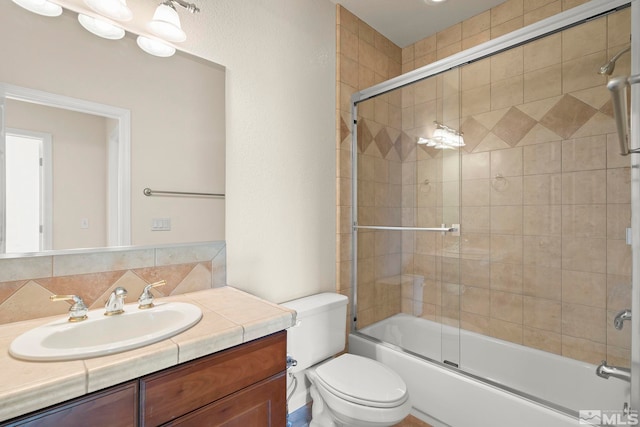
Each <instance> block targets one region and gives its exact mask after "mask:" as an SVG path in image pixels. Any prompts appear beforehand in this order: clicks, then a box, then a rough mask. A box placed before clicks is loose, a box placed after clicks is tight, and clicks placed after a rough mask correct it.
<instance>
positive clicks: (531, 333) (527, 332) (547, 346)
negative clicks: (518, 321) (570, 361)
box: [523, 325, 562, 354]
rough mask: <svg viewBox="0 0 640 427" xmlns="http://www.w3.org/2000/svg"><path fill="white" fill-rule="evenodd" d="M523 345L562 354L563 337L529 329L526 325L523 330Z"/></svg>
mask: <svg viewBox="0 0 640 427" xmlns="http://www.w3.org/2000/svg"><path fill="white" fill-rule="evenodd" d="M523 344H524V345H526V346H527V347H532V348H537V349H538V350H542V351H547V352H550V353H555V354H562V335H560V334H556V333H552V332H549V331H542V330H539V329H534V328H529V327H527V326H526V325H525V327H524V328H523Z"/></svg>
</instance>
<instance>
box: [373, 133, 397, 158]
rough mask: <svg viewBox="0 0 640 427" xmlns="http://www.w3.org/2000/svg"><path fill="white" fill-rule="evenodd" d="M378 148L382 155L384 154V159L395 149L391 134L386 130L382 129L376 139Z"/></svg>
mask: <svg viewBox="0 0 640 427" xmlns="http://www.w3.org/2000/svg"><path fill="white" fill-rule="evenodd" d="M375 142H376V147H378V150H380V154H382V158H385V157H387V154H389V150H391V148H393V141H391V138H390V137H389V133H388V132H387V129H386V128H382V129H381V130H380V132H378V134H377V135H376V137H375Z"/></svg>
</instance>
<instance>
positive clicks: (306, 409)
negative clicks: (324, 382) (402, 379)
mask: <svg viewBox="0 0 640 427" xmlns="http://www.w3.org/2000/svg"><path fill="white" fill-rule="evenodd" d="M310 419H311V404H308V405H307V406H303V407H302V408H300V409H298V410H297V411H295V412H294V413H292V414H291V415H289V423H290V424H288V425H287V427H308V426H309V421H310ZM393 427H431V426H430V425H429V424H427V423H425V422H423V421H420V420H419V419H417V418H416V417H414V416H413V415H409V416H408V417H407V418H405V419H404V420H402V421H401V422H399V423H398V424H396V425H394V426H393Z"/></svg>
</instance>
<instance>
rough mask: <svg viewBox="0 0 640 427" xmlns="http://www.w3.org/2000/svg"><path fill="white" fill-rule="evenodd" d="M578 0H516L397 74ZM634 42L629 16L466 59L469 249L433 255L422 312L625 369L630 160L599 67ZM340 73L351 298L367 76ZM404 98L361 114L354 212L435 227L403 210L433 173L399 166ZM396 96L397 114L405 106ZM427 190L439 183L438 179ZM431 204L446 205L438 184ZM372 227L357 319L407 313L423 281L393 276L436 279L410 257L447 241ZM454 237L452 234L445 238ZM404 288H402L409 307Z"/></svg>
mask: <svg viewBox="0 0 640 427" xmlns="http://www.w3.org/2000/svg"><path fill="white" fill-rule="evenodd" d="M580 3H584V1H576V2H566V1H565V2H561V1H536V2H523V1H513V0H510V1H507V2H505V3H504V4H502V5H500V6H498V7H496V8H494V9H492V10H490V11H487V12H485V13H483V14H480V15H478V16H476V17H473V18H471V19H469V20H467V21H464V22H462V23H460V24H457V25H455V26H453V27H451V28H449V29H447V30H445V31H443V32H440V33H438V34H436V35H434V36H432V37H429V38H427V39H425V40H423V41H420V42H418V43H416V44H415V45H412V46H409V47H407V48H405V49H403V51H402V71H403V72H407V71H410V70H412V69H414V68H417V67H419V66H422V65H425V64H428V63H430V62H433V61H434V60H437V59H441V58H443V57H446V56H448V55H450V54H453V53H456V52H458V51H460V50H462V49H466V48H468V47H471V46H473V45H476V44H479V43H481V42H483V41H486V40H489V39H491V38H494V37H497V36H499V35H502V34H505V33H507V32H508V31H512V30H514V29H517V28H520V27H522V26H523V25H526V24H529V23H532V22H535V21H536V20H539V19H542V18H544V17H547V16H551V15H553V14H555V13H558V12H560V11H561V10H566V9H568V8H570V7H573V6H576V5H578V4H580ZM338 10H339V14H338V16H339V21H338V34H339V37H338V40H339V47H338V50H339V54H340V57H341V58H342V57H343V56H344V55H345V54H346V52H350V54H351V55H355V58H356V59H357V58H359V56H358V50H357V49H356V50H355V51H354V49H353V48H348V47H345V46H344V43H345V41H344V40H345V39H344V34H343V33H344V31H345V28H343V27H348V26H349V25H347V24H344V22H345V16H347V17H349V21H352V20H353V18H352V15H350V14H348V12H346V11H345V10H344V9H342V8H340V7H339V9H338ZM355 20H356V21H357V18H355ZM341 23H343V25H342V26H341ZM351 28H353V27H351ZM356 34H357V33H356ZM628 42H629V13H628V10H627V11H622V12H618V13H617V14H615V15H612V16H610V17H608V18H604V19H601V20H598V21H594V22H592V23H589V24H587V25H584V26H581V27H578V28H576V29H572V30H568V31H566V32H565V33H564V34H557V35H555V36H552V37H550V38H549V39H544V40H540V41H537V42H534V43H531V44H529V45H527V46H523V47H520V48H517V49H515V50H513V51H509V52H505V53H503V54H501V55H497V56H494V57H493V58H489V59H487V60H484V61H481V62H478V63H474V64H472V65H471V66H467V67H463V69H462V70H461V71H460V76H451V77H452V79H453V78H455V79H457V81H458V85H459V87H458V89H459V90H460V96H459V99H460V100H461V102H460V104H459V106H458V109H459V116H460V119H459V123H461V127H462V130H463V131H464V132H465V141H466V142H467V144H468V145H467V147H465V149H464V151H463V152H462V159H461V166H462V169H461V173H462V183H461V192H460V193H459V194H457V195H456V197H457V198H458V200H459V202H458V204H459V207H458V210H459V211H460V215H461V222H462V224H463V226H462V228H463V233H462V236H461V238H460V239H459V245H458V246H457V248H456V250H453V251H450V253H449V255H452V254H454V253H456V252H460V259H459V267H458V259H456V258H455V257H449V258H448V260H451V261H452V262H451V263H449V265H447V263H446V262H444V263H437V265H440V266H441V267H442V271H434V274H435V275H436V277H439V278H440V279H442V277H443V274H445V276H448V277H450V280H446V281H445V282H446V283H444V282H442V281H440V282H439V283H438V282H437V281H436V284H435V285H434V286H433V287H432V288H428V287H427V286H425V287H424V289H425V291H424V292H425V294H424V295H422V297H423V298H422V299H423V301H431V302H433V304H432V305H431V306H424V307H422V309H421V312H422V315H423V316H425V317H430V318H434V319H438V320H443V319H444V320H445V321H446V319H449V320H450V321H451V320H454V321H456V322H459V324H460V325H461V326H462V327H464V328H466V329H470V330H474V331H479V332H482V333H485V334H488V335H492V336H497V337H499V338H503V339H507V340H510V341H514V342H517V343H521V344H525V345H528V346H531V347H535V348H540V349H543V350H546V351H551V352H554V353H558V354H563V355H565V356H568V357H572V358H576V359H580V360H586V361H589V362H592V363H597V362H599V361H600V360H602V359H605V358H607V359H608V360H609V361H610V362H612V361H614V362H615V363H618V364H626V363H628V353H629V350H628V347H629V335H628V331H625V330H623V331H615V330H613V328H612V327H611V326H610V325H611V318H612V316H613V315H614V314H615V312H616V311H617V310H619V309H621V308H625V307H626V306H627V305H628V303H629V300H630V250H629V247H627V246H626V244H625V241H624V229H625V227H627V226H628V225H629V224H628V223H629V215H630V206H629V200H628V197H629V196H628V195H629V182H628V176H629V170H628V167H627V166H628V165H627V162H626V159H625V158H623V157H621V156H619V155H617V153H616V142H615V135H614V129H613V121H612V118H611V111H610V104H609V103H608V102H607V101H608V99H609V98H608V93H607V91H606V90H605V88H604V87H605V84H606V79H605V78H603V77H602V76H598V75H597V74H596V73H595V72H594V71H593V70H597V68H598V67H599V66H600V65H601V64H602V63H604V62H606V59H607V58H609V57H611V56H612V55H613V54H615V53H616V52H617V51H618V50H619V49H620V48H621V47H624V46H625V45H627V44H628ZM359 67H360V68H362V65H359ZM619 73H620V74H622V73H628V57H623V59H621V61H620V62H619V63H618V67H617V70H616V74H619ZM343 75H344V73H343V72H342V68H341V67H339V69H338V79H339V82H338V94H339V97H338V99H339V100H340V105H339V108H338V110H339V111H338V114H339V120H338V123H339V126H340V129H339V130H338V131H339V132H338V162H339V166H340V167H339V169H338V171H339V177H338V189H339V194H341V197H340V199H339V203H338V220H339V224H340V229H339V232H340V233H341V234H340V235H339V236H338V237H339V239H338V241H339V242H340V244H339V247H338V253H339V258H338V259H339V268H338V272H339V277H338V284H339V289H340V291H341V292H343V293H345V294H348V292H349V291H348V289H349V274H350V271H349V264H350V261H349V254H350V246H349V244H350V242H349V240H348V233H349V232H350V227H349V225H350V224H349V209H350V206H349V203H348V202H349V201H350V199H349V198H350V192H349V187H348V184H347V182H349V183H350V175H349V170H348V169H349V167H348V166H349V154H350V152H349V150H350V134H349V132H348V131H349V126H348V124H349V123H350V117H349V115H348V114H349V113H348V111H349V110H348V105H349V104H348V95H350V93H351V92H354V91H355V89H356V88H357V89H363V88H364V87H367V86H370V85H363V86H354V87H351V86H350V85H345V83H344V82H342V79H343ZM458 77H459V78H458ZM428 84H429V83H427V82H425V83H424V85H428ZM434 86H437V85H434ZM349 90H350V91H351V92H349V93H348V94H346V93H345V91H349ZM414 90H415V91H419V89H417V88H414ZM435 90H437V88H436V89H435ZM425 91H427V92H428V90H427V89H425V88H423V89H422V90H421V92H420V94H421V96H424V95H425V93H426V92H425ZM407 95H408V94H407V91H406V90H405V93H404V94H403V95H402V96H401V97H398V96H397V95H394V94H388V95H384V96H383V97H380V99H379V100H378V99H376V100H375V101H376V102H375V103H374V102H372V101H373V100H372V101H368V102H366V103H362V104H361V108H360V109H359V113H360V114H361V116H362V117H361V118H360V120H359V123H358V129H359V132H358V136H359V138H358V144H359V153H360V154H359V162H360V164H361V165H364V167H363V166H360V169H361V171H360V172H359V179H360V180H361V182H360V184H359V196H360V198H361V199H362V198H363V195H364V196H365V197H364V200H363V201H362V202H361V203H360V204H361V206H360V207H359V211H360V215H359V223H361V224H363V223H369V224H372V223H376V222H377V223H378V225H380V224H383V223H384V222H385V221H391V222H393V221H396V220H397V219H398V217H401V218H402V221H403V222H402V223H403V225H412V224H411V221H415V222H414V224H416V225H419V226H434V224H432V223H431V222H432V221H427V220H426V219H425V218H422V217H421V216H420V214H418V211H419V210H417V203H419V201H417V200H416V201H413V202H411V203H414V205H411V203H409V204H407V200H409V199H408V198H409V197H414V198H415V196H416V195H417V196H418V199H419V198H420V193H419V192H418V186H419V185H420V184H418V181H415V182H411V181H410V179H411V178H409V177H413V179H414V180H416V179H417V180H419V182H420V183H422V184H423V183H424V179H425V175H424V172H416V173H413V174H412V173H407V172H406V170H407V167H406V163H405V166H404V169H405V173H404V174H402V173H401V174H400V175H398V174H397V171H398V168H400V169H402V163H401V162H402V161H405V162H406V161H409V162H411V161H412V159H411V158H410V156H411V155H410V153H409V152H408V151H407V150H410V146H409V145H407V144H406V142H408V139H405V140H404V142H405V144H404V145H403V133H400V134H398V133H397V129H398V123H400V126H401V127H400V129H402V130H407V129H410V128H411V127H409V124H408V122H407V120H408V119H407V117H409V116H412V115H410V114H407V113H408V112H409V111H408V110H407V109H413V110H414V111H412V112H411V113H413V112H415V110H416V109H417V108H421V106H420V104H421V103H420V102H416V99H411V100H409V98H408V97H407ZM411 96H412V97H414V96H415V93H413V94H411ZM434 98H435V96H434ZM423 100H424V99H423ZM369 103H370V106H367V104H369ZM398 105H400V106H401V107H402V108H403V110H402V111H401V114H400V115H398V111H397V107H398ZM422 107H424V106H422ZM440 108H442V107H440ZM441 112H442V110H441ZM567 113H571V114H570V115H569V116H567ZM573 113H577V114H573ZM563 116H564V118H566V119H568V121H567V120H565V121H564V124H562V122H558V121H557V120H556V119H557V118H559V117H563ZM412 117H413V116H412ZM440 117H442V116H440ZM513 125H515V126H513ZM381 131H384V132H383V135H384V134H386V135H387V136H389V140H390V141H391V145H390V147H391V148H389V144H388V143H385V142H384V139H385V138H382V141H381V140H380V139H381V138H380V137H379V136H378V135H379V134H380V133H381ZM413 141H415V139H413ZM367 144H368V145H367ZM433 154H434V153H426V152H424V151H423V152H422V153H420V154H419V155H418V156H416V157H415V159H414V161H423V162H426V161H429V160H430V159H434V160H436V161H435V162H434V163H436V164H438V163H439V164H442V161H441V160H437V155H436V156H435V157H432V155H433ZM367 155H369V157H371V158H368V157H367ZM367 163H369V165H368V166H367V165H366V164H367ZM449 163H451V162H449ZM423 166H424V165H423ZM421 170H422V171H424V168H418V171H421ZM376 171H378V172H382V174H381V175H376V173H375V172H376ZM441 172H442V170H440V171H438V172H437V173H438V174H439V176H440V175H441ZM421 174H422V175H421ZM398 177H400V178H398ZM408 179H409V181H407V180H408ZM366 181H369V183H366ZM401 184H404V186H402V185H401ZM432 184H433V185H434V187H433V188H434V189H435V188H436V187H435V185H436V182H435V181H434V182H433V183H432ZM398 185H400V187H394V186H398ZM384 188H386V190H385V189H384ZM398 188H400V191H396V190H397V189H398ZM389 190H391V191H389ZM425 191H426V189H425ZM425 191H422V193H424V192H425ZM438 191H439V190H438ZM347 194H348V196H349V197H346V195H347ZM367 194H368V195H367ZM371 194H373V196H372V195H371ZM397 194H402V201H403V203H404V204H403V205H402V206H404V208H405V209H404V210H402V211H400V212H398V211H397V210H396V209H395V208H394V207H393V206H396V207H397V206H398V205H397V204H393V203H392V202H394V200H392V199H393V198H397V197H398V196H397ZM367 200H368V202H366V201H367ZM435 203H436V205H435V206H439V207H442V205H443V203H444V200H443V199H442V194H440V195H439V196H438V198H436V200H435ZM438 203H439V204H438ZM445 204H446V203H445ZM367 207H372V208H373V209H367ZM414 209H415V210H414ZM376 215H377V216H378V218H376ZM412 215H416V216H415V217H412ZM389 224H390V225H391V223H389ZM393 225H397V223H395V224H393ZM364 234H365V233H361V237H360V239H361V241H359V245H360V251H361V253H359V257H360V258H361V259H359V276H360V277H359V281H360V282H361V283H363V284H365V283H366V284H368V286H369V291H365V293H364V298H363V295H362V294H361V292H362V291H361V290H359V299H358V303H359V304H358V308H359V312H358V319H359V322H358V323H359V325H360V326H362V325H364V324H368V323H370V322H373V321H376V320H379V319H380V318H384V317H386V316H388V315H389V314H393V313H394V312H397V311H399V310H400V308H402V309H403V310H404V311H414V310H415V307H416V306H415V304H413V302H412V301H411V300H410V299H409V298H410V297H411V296H412V292H413V289H414V288H415V287H414V286H412V284H413V281H412V279H411V277H412V276H410V275H409V274H405V275H404V276H401V275H399V273H400V272H402V273H411V274H413V273H418V274H420V275H421V276H424V275H425V274H427V275H428V274H429V273H428V272H427V273H425V271H419V268H416V267H415V264H414V262H413V261H414V257H415V256H416V253H418V254H420V252H421V251H424V248H425V244H426V245H427V246H428V245H429V244H436V243H437V244H438V245H440V246H438V247H442V246H441V245H442V243H443V242H442V241H438V239H439V238H438V237H437V236H434V237H433V242H432V243H428V242H425V241H424V239H423V240H422V241H418V238H412V237H410V235H409V233H407V232H404V233H403V235H409V237H396V236H394V234H396V235H397V234H399V233H397V232H396V233H393V232H391V233H389V232H375V233H371V234H370V236H364ZM456 240H457V239H456ZM455 244H456V242H455V241H452V242H444V246H443V247H444V248H446V247H447V245H455ZM399 248H401V249H399ZM422 255H424V252H423V253H422ZM398 256H400V257H402V263H401V265H402V271H398V268H399V267H397V266H398V265H400V264H398V263H397V258H398ZM456 256H457V255H456ZM363 262H364V265H365V266H363ZM369 264H371V265H369ZM423 265H424V264H423ZM449 267H451V268H449ZM363 270H364V271H367V272H365V273H363ZM389 276H390V277H392V278H393V277H395V278H396V279H395V280H393V279H391V280H389V279H388V277H389ZM385 277H386V279H384V280H380V278H385ZM403 282H404V286H398V285H402V283H403ZM399 289H403V290H404V295H403V296H404V297H405V300H404V301H403V302H402V304H399V303H398V299H397V298H398V297H397V295H398V293H399ZM449 297H451V298H449ZM429 304H430V303H429ZM447 306H449V307H447ZM443 307H444V313H445V316H443ZM446 310H450V311H449V315H446ZM361 322H362V323H361Z"/></svg>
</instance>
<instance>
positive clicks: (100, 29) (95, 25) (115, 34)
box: [78, 13, 124, 40]
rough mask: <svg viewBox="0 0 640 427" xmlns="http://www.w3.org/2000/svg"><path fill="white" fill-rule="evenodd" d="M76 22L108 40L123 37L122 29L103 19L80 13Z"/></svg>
mask: <svg viewBox="0 0 640 427" xmlns="http://www.w3.org/2000/svg"><path fill="white" fill-rule="evenodd" d="M78 22H80V25H82V26H83V27H84V29H85V30H87V31H89V32H91V33H93V34H95V35H96V36H100V37H102V38H105V39H109V40H119V39H121V38H123V37H124V29H123V28H122V27H119V26H118V25H116V24H114V23H112V22H108V21H106V20H104V19H99V18H94V17H91V16H88V15H84V14H82V13H80V14H78Z"/></svg>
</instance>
